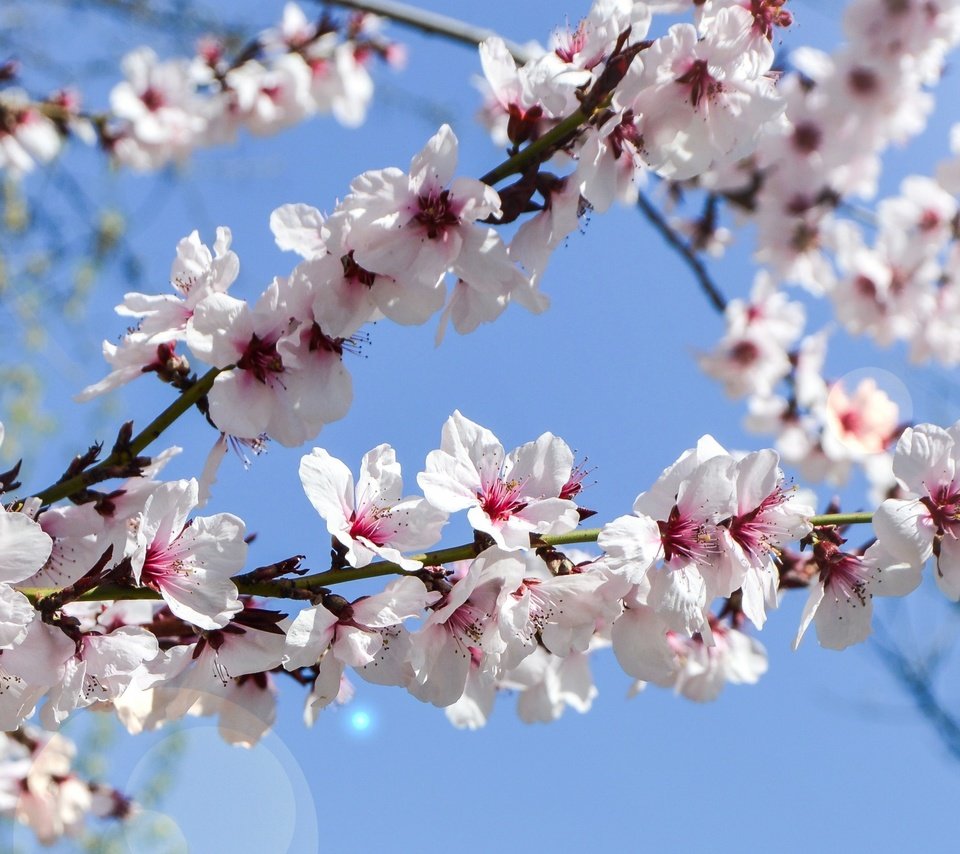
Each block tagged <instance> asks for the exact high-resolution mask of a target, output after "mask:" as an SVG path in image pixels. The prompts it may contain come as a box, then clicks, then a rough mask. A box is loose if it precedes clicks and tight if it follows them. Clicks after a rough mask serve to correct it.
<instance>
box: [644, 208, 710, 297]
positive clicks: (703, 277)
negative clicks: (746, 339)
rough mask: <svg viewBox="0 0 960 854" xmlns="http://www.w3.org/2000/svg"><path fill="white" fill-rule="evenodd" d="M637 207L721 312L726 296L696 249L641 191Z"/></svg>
mask: <svg viewBox="0 0 960 854" xmlns="http://www.w3.org/2000/svg"><path fill="white" fill-rule="evenodd" d="M637 207H639V208H640V212H641V213H642V214H643V215H644V216H645V217H646V218H647V220H648V221H649V222H650V224H651V225H652V226H653V227H654V228H655V229H656V230H657V231H658V232H659V233H660V236H661V237H662V238H663V239H664V240H666V241H667V245H669V246H670V247H671V248H672V249H674V250H675V251H676V252H678V253H679V255H680V257H681V258H682V259H683V260H684V261H685V262H686V264H687V266H688V267H689V268H690V269H691V271H692V272H693V275H694V276H695V277H696V280H697V282H698V283H699V285H700V289H701V290H702V291H703V292H704V293H705V294H706V295H707V299H708V300H709V301H710V304H711V305H712V306H713V307H714V308H715V309H716V310H717V311H718V312H719V313H721V314H722V313H723V312H724V311H726V309H727V300H726V297H724V295H723V294H722V293H720V289H719V288H718V287H717V285H716V284H715V283H714V281H713V279H712V278H711V277H710V273H709V272H708V271H707V268H706V266H705V265H704V263H703V261H701V260H700V259H699V258H698V257H697V253H696V250H695V249H694V248H693V247H692V246H691V245H690V244H689V243H687V242H686V241H685V240H684V239H683V238H682V237H681V236H680V235H679V234H678V233H677V232H676V231H675V230H674V228H673V227H672V226H671V225H670V223H669V222H667V220H666V218H665V217H664V216H663V214H661V213H660V211H659V210H657V208H656V207H655V206H654V205H653V204H652V203H651V202H650V200H649V199H648V198H647V197H646V196H645V195H644V194H643V193H642V192H641V193H639V194H638V196H637Z"/></svg>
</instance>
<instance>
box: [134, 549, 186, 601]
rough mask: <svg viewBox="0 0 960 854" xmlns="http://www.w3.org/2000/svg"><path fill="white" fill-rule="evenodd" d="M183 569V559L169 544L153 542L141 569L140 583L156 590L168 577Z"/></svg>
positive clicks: (179, 572)
mask: <svg viewBox="0 0 960 854" xmlns="http://www.w3.org/2000/svg"><path fill="white" fill-rule="evenodd" d="M183 571H184V570H183V561H182V560H180V558H179V556H178V555H177V554H176V553H175V552H172V551H171V550H170V547H169V546H167V547H164V546H160V545H157V544H156V543H151V544H150V545H149V546H148V547H147V556H146V557H145V558H144V561H143V569H142V570H141V571H140V583H141V584H143V585H145V586H147V587H152V588H153V589H155V590H156V589H158V588H159V587H161V586H162V584H163V582H164V581H165V580H166V579H167V578H169V577H170V576H173V575H178V574H181V573H182V572H183Z"/></svg>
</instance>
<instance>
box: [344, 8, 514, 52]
mask: <svg viewBox="0 0 960 854" xmlns="http://www.w3.org/2000/svg"><path fill="white" fill-rule="evenodd" d="M325 2H327V3H329V4H330V5H333V6H343V7H344V8H346V9H356V10H357V11H358V12H369V13H370V14H372V15H382V16H383V17H384V18H389V19H390V20H392V21H395V22H396V23H398V24H404V25H406V26H408V27H413V28H414V29H416V30H420V32H422V33H428V34H430V35H437V36H444V37H445V38H448V39H452V40H454V41H459V42H463V43H465V44H469V45H474V46H476V45H478V44H480V42H482V41H483V40H484V39H488V38H491V37H493V36H498V37H499V33H497V32H495V31H494V30H490V29H487V28H486V27H477V26H474V25H473V24H467V23H465V22H464V21H458V20H457V19H456V18H450V17H448V16H446V15H440V14H438V13H437V12H428V11H426V10H425V9H418V8H416V7H415V6H408V5H407V4H406V3H395V2H393V0H325ZM501 38H502V37H501ZM504 44H506V46H507V50H508V51H510V53H511V55H512V56H513V58H514V59H515V60H516V61H517V62H518V63H520V64H521V65H523V64H524V63H525V62H529V61H530V60H531V59H532V58H533V54H531V53H530V51H529V50H527V49H526V48H525V47H523V45H519V44H517V43H516V42H512V41H509V40H507V39H504Z"/></svg>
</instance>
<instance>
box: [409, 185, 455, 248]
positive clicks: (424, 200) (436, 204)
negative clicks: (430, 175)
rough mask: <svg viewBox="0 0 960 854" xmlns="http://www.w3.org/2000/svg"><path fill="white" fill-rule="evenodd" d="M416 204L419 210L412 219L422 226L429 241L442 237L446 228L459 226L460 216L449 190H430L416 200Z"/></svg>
mask: <svg viewBox="0 0 960 854" xmlns="http://www.w3.org/2000/svg"><path fill="white" fill-rule="evenodd" d="M417 204H418V205H419V208H420V209H419V210H418V211H417V213H416V214H414V217H413V218H414V219H415V220H416V221H417V222H419V223H420V224H421V225H422V226H424V228H425V229H426V232H427V237H429V238H430V239H431V240H436V239H437V238H438V237H442V236H443V235H445V234H446V232H447V229H448V228H451V227H453V226H455V225H459V224H460V214H459V211H458V210H457V206H456V205H455V204H454V203H453V199H451V198H450V191H449V190H441V191H439V192H437V191H436V190H430V191H429V192H428V193H426V194H424V195H422V196H420V197H419V198H418V199H417Z"/></svg>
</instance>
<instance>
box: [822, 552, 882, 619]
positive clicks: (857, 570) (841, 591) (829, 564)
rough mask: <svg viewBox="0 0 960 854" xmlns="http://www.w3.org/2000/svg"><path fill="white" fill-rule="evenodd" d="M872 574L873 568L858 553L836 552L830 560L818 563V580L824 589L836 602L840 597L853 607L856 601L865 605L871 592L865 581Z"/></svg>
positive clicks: (871, 595) (867, 580)
mask: <svg viewBox="0 0 960 854" xmlns="http://www.w3.org/2000/svg"><path fill="white" fill-rule="evenodd" d="M872 575H873V569H872V568H871V567H869V566H866V565H865V564H864V563H863V559H862V558H861V557H860V556H859V555H851V554H846V553H844V552H836V553H835V554H834V555H832V556H831V558H830V560H828V561H825V562H823V563H821V565H820V580H821V581H822V582H823V588H824V591H825V592H826V593H827V594H828V595H831V596H833V597H834V600H835V601H837V602H840V601H841V597H842V598H844V599H846V600H848V601H849V602H850V603H851V604H852V605H853V606H854V607H856V604H857V602H859V603H860V605H866V604H867V600H868V599H872V598H873V594H872V593H871V592H870V591H869V590H868V589H867V583H868V582H869V581H870V579H871V577H872Z"/></svg>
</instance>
